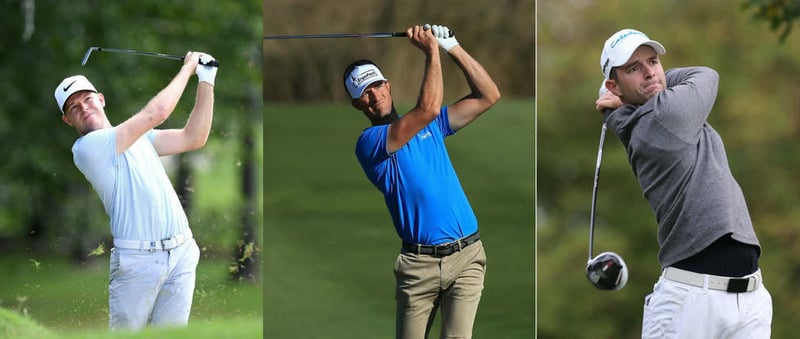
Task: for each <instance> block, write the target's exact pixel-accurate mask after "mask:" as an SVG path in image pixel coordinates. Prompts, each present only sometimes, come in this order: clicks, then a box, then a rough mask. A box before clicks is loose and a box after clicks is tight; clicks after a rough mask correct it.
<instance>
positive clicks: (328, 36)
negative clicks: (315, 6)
mask: <svg viewBox="0 0 800 339" xmlns="http://www.w3.org/2000/svg"><path fill="white" fill-rule="evenodd" d="M404 36H406V32H382V33H350V34H348V33H342V34H301V35H270V36H265V37H264V40H288V39H335V38H394V37H404Z"/></svg>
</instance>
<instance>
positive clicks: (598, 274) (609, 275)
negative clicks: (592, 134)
mask: <svg viewBox="0 0 800 339" xmlns="http://www.w3.org/2000/svg"><path fill="white" fill-rule="evenodd" d="M606 91H607V90H606V88H605V85H601V86H600V96H602V95H603V94H604V93H605V92H606ZM609 113H611V109H608V108H607V109H605V110H604V112H603V126H602V128H601V130H600V145H599V147H598V149H597V164H596V165H595V170H594V184H593V185H592V210H591V215H590V220H589V259H588V261H587V262H586V278H587V279H589V282H590V283H592V285H594V286H595V287H597V288H598V289H601V290H610V291H616V290H619V289H621V288H623V287H625V284H626V283H627V282H628V266H627V265H625V261H624V260H622V257H621V256H619V254H616V253H614V252H603V253H600V254H599V255H597V256H596V257H594V258H593V257H592V253H593V252H594V248H593V247H594V221H595V209H596V207H597V187H598V182H599V181H600V163H601V162H602V160H603V145H604V144H605V139H606V129H607V127H606V121H605V119H606V117H607V116H608V114H609Z"/></svg>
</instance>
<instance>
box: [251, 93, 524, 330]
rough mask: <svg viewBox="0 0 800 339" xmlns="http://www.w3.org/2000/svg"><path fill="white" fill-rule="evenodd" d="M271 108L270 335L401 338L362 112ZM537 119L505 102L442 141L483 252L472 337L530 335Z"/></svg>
mask: <svg viewBox="0 0 800 339" xmlns="http://www.w3.org/2000/svg"><path fill="white" fill-rule="evenodd" d="M408 108H409V107H397V109H398V111H401V112H405V111H407V109H408ZM264 112H265V117H264V120H265V126H264V136H265V137H264V145H265V151H264V152H265V164H264V166H265V193H264V199H265V213H264V215H265V222H264V225H265V230H264V235H265V236H264V258H265V266H264V277H265V283H264V285H265V290H266V295H265V299H264V333H265V335H266V337H269V338H325V339H330V338H333V339H335V338H392V337H394V323H395V303H394V284H395V283H394V276H393V274H392V267H393V265H394V260H395V258H396V256H397V254H398V253H399V247H400V240H399V239H398V237H397V235H396V233H395V231H394V228H393V226H392V223H391V218H390V217H389V214H388V212H387V210H386V206H385V205H384V202H383V197H382V195H381V194H380V192H378V190H377V189H375V188H374V186H372V184H371V183H370V182H369V181H368V180H367V178H366V177H365V176H364V173H363V171H362V170H361V167H360V166H359V164H358V161H357V160H356V157H355V154H354V147H355V142H356V139H357V137H358V135H359V134H360V132H361V130H362V129H363V128H365V127H367V125H368V121H367V119H366V118H365V117H364V116H363V114H362V113H361V112H358V111H355V110H353V108H352V107H350V106H349V105H348V104H347V103H341V104H275V103H265V109H264ZM533 121H534V118H533V101H532V100H502V101H501V102H500V103H498V105H496V106H495V107H493V108H492V109H491V110H490V111H488V112H486V113H485V114H484V115H483V116H481V117H480V118H479V119H478V120H477V121H475V122H474V123H473V124H472V125H470V126H468V127H467V128H465V129H463V130H461V131H459V132H458V134H457V135H455V136H452V137H450V138H448V139H447V141H446V143H447V146H448V150H449V153H450V156H451V159H452V162H453V165H454V167H455V168H456V171H457V173H458V175H459V178H460V180H461V182H462V185H463V186H464V190H465V191H466V193H467V196H468V198H469V199H470V202H471V203H472V207H473V209H474V210H475V214H476V215H477V217H478V220H479V223H480V226H479V227H480V232H481V236H482V239H483V244H484V247H485V249H486V253H487V273H486V280H485V288H484V291H483V297H482V299H481V305H480V307H479V309H478V315H477V319H476V321H475V329H474V336H475V337H476V338H533V337H534V207H533V206H534V202H533V196H534V193H533V191H534V189H533V187H534V184H533V176H534V170H533ZM436 326H437V327H436V328H435V329H434V331H433V333H436V334H431V337H438V320H437V325H436Z"/></svg>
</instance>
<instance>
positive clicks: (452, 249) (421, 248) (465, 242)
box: [403, 232, 481, 257]
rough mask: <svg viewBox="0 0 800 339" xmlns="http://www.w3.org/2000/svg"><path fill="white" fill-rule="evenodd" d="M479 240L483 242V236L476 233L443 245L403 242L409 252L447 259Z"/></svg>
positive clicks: (404, 247)
mask: <svg viewBox="0 0 800 339" xmlns="http://www.w3.org/2000/svg"><path fill="white" fill-rule="evenodd" d="M478 240H481V235H480V234H478V232H475V233H472V235H470V236H468V237H464V238H461V239H458V240H456V241H453V242H449V243H446V244H441V245H423V244H412V243H408V242H405V241H403V249H404V250H406V251H408V252H411V253H416V254H427V255H432V256H437V257H446V256H448V255H451V254H453V253H456V252H458V251H461V250H462V249H464V248H465V247H467V246H469V245H472V244H474V243H475V242H477V241H478Z"/></svg>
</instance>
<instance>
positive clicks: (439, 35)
mask: <svg viewBox="0 0 800 339" xmlns="http://www.w3.org/2000/svg"><path fill="white" fill-rule="evenodd" d="M431 31H433V36H435V37H436V41H437V42H438V43H439V46H442V48H444V50H445V51H447V52H449V51H450V49H452V48H453V47H455V46H456V45H458V40H456V35H455V34H453V32H452V31H450V29H449V28H447V26H440V25H433V26H431Z"/></svg>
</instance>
